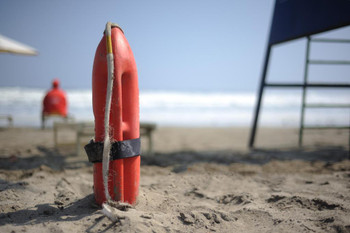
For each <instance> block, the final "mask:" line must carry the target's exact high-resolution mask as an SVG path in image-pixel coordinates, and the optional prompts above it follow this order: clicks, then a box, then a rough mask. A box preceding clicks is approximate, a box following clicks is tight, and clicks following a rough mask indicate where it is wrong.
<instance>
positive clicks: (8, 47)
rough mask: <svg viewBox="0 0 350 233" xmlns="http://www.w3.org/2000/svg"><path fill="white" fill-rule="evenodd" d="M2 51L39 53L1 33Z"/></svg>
mask: <svg viewBox="0 0 350 233" xmlns="http://www.w3.org/2000/svg"><path fill="white" fill-rule="evenodd" d="M0 53H15V54H23V55H38V52H37V51H36V50H35V49H34V48H32V47H30V46H28V45H25V44H22V43H20V42H17V41H15V40H12V39H10V38H7V37H5V36H3V35H0Z"/></svg>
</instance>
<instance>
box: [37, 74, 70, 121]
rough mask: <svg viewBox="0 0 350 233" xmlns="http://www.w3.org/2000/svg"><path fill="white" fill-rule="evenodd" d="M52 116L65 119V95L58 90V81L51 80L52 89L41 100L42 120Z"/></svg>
mask: <svg viewBox="0 0 350 233" xmlns="http://www.w3.org/2000/svg"><path fill="white" fill-rule="evenodd" d="M52 115H57V116H62V117H67V98H66V93H65V92H64V91H63V90H62V89H60V87H59V81H58V79H54V80H53V82H52V89H51V90H50V91H48V92H47V94H46V95H45V97H44V100H43V111H42V116H43V118H44V117H45V116H52Z"/></svg>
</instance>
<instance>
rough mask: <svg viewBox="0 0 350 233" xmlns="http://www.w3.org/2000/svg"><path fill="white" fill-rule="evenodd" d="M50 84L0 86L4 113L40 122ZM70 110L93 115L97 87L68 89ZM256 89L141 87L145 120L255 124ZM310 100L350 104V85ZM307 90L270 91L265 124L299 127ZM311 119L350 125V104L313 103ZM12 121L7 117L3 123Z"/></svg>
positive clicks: (85, 117)
mask: <svg viewBox="0 0 350 233" xmlns="http://www.w3.org/2000/svg"><path fill="white" fill-rule="evenodd" d="M46 91H47V90H45V89H37V88H22V87H0V115H7V114H11V115H12V116H13V118H14V125H15V126H30V127H39V126H40V115H41V103H42V99H43V97H44V95H45V92H46ZM66 93H67V98H68V103H69V107H68V108H69V114H70V115H71V116H73V117H74V118H75V119H76V120H77V121H93V120H94V118H93V112H92V101H91V98H92V94H91V90H66ZM256 99H257V93H256V92H184V91H140V120H141V121H143V122H154V123H156V124H158V125H160V126H181V127H230V126H242V127H244V126H250V125H251V123H252V118H253V113H254V108H255V104H256ZM307 102H308V103H324V104H334V103H337V104H350V93H349V92H348V91H339V90H338V91H336V90H332V91H327V92H326V91H313V92H311V91H309V92H308V95H307ZM300 106H301V91H295V90H292V91H266V92H265V94H264V99H263V107H262V111H261V115H260V119H259V126H267V127H298V125H299V120H300ZM305 122H306V124H308V125H348V124H349V122H350V110H349V108H346V109H335V108H332V109H307V110H306V114H305ZM5 124H6V122H5V121H4V120H1V122H0V125H5Z"/></svg>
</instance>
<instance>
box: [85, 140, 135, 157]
mask: <svg viewBox="0 0 350 233" xmlns="http://www.w3.org/2000/svg"><path fill="white" fill-rule="evenodd" d="M84 149H85V151H86V154H87V156H88V158H89V162H91V163H100V162H102V155H103V142H94V140H91V141H90V142H89V144H87V145H85V146H84ZM140 154H141V139H140V138H135V139H130V140H124V141H118V142H114V143H112V145H111V151H110V154H109V155H110V160H116V159H125V158H130V157H134V156H138V155H140Z"/></svg>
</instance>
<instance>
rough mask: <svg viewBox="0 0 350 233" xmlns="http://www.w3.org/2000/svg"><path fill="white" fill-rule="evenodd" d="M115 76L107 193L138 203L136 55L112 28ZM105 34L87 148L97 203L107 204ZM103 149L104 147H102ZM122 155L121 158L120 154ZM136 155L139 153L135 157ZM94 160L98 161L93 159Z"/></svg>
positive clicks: (97, 62) (99, 52)
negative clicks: (92, 131)
mask: <svg viewBox="0 0 350 233" xmlns="http://www.w3.org/2000/svg"><path fill="white" fill-rule="evenodd" d="M109 38H110V39H111V44H112V51H111V53H112V52H113V57H114V63H113V66H114V77H113V86H112V92H111V95H112V97H111V105H110V116H109V132H110V139H111V143H112V146H111V152H110V158H111V161H110V163H109V175H108V192H109V196H110V197H111V199H112V200H116V201H122V202H128V203H130V204H135V203H136V199H137V195H138V188H139V179H140V152H139V151H140V148H139V147H140V141H139V140H140V123H139V89H138V78H137V69H136V63H135V59H134V55H133V53H132V51H131V48H130V46H129V43H128V41H127V40H126V38H125V36H124V33H123V31H122V30H121V28H120V27H118V26H112V29H111V36H110V37H109ZM109 38H108V36H106V35H104V36H103V38H102V40H101V42H100V43H99V45H98V47H97V50H96V54H95V60H94V65H93V71H92V101H93V112H94V116H95V141H94V142H90V144H88V145H86V146H85V150H86V152H87V154H88V157H89V160H90V161H91V162H94V164H93V168H94V193H95V199H96V202H97V203H98V204H102V203H104V202H105V201H106V195H105V191H104V190H105V189H104V182H103V174H102V173H103V172H102V171H103V169H102V162H101V153H102V152H101V144H103V141H104V139H105V126H104V123H105V122H104V119H105V118H104V117H105V106H106V94H107V82H108V69H107V58H106V57H107V54H108V52H107V49H108V46H107V47H106V45H107V43H106V40H107V39H109ZM102 148H103V146H102ZM118 153H119V155H117V154H118ZM135 153H136V154H135ZM93 157H95V158H93Z"/></svg>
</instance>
